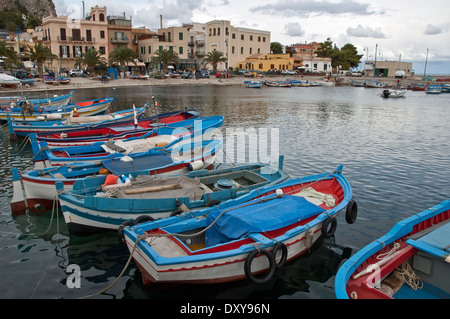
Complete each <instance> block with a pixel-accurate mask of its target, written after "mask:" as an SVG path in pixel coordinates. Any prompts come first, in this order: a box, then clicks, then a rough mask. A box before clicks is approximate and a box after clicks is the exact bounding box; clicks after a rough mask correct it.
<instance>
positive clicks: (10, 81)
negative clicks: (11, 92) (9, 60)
mask: <svg viewBox="0 0 450 319" xmlns="http://www.w3.org/2000/svg"><path fill="white" fill-rule="evenodd" d="M0 84H1V85H7V86H11V85H14V86H16V85H19V84H20V79H18V78H15V77H13V76H11V75H8V74H3V73H0Z"/></svg>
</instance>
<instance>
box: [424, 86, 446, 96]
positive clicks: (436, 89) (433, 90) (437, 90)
mask: <svg viewBox="0 0 450 319" xmlns="http://www.w3.org/2000/svg"><path fill="white" fill-rule="evenodd" d="M426 92H427V94H441V92H442V86H440V85H436V84H433V85H429V86H427V89H426Z"/></svg>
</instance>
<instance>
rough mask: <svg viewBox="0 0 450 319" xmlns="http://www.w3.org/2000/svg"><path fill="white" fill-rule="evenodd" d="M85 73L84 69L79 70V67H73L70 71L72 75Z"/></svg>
mask: <svg viewBox="0 0 450 319" xmlns="http://www.w3.org/2000/svg"><path fill="white" fill-rule="evenodd" d="M83 74H84V72H83V70H79V69H71V70H70V71H69V75H70V76H72V77H73V76H83Z"/></svg>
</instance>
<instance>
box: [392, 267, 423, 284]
mask: <svg viewBox="0 0 450 319" xmlns="http://www.w3.org/2000/svg"><path fill="white" fill-rule="evenodd" d="M396 276H397V277H398V278H399V279H400V280H402V282H404V283H406V284H407V285H408V286H410V287H411V289H413V290H417V289H422V288H423V282H422V279H420V277H419V276H418V275H417V274H416V273H415V272H414V270H413V269H412V268H411V266H410V264H409V263H408V262H407V261H405V262H404V263H403V264H401V265H400V266H399V267H397V269H396Z"/></svg>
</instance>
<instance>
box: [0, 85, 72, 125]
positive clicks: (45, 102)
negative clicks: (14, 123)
mask: <svg viewBox="0 0 450 319" xmlns="http://www.w3.org/2000/svg"><path fill="white" fill-rule="evenodd" d="M72 95H73V91H71V92H70V93H69V94H65V95H61V96H57V95H56V96H52V97H48V98H38V99H35V98H31V99H30V98H26V97H25V96H5V97H0V106H2V110H4V108H5V107H9V108H11V107H16V106H18V105H20V104H21V102H24V101H27V102H31V103H33V104H34V105H35V106H40V107H46V106H63V105H66V104H68V103H69V101H70V99H71V98H72ZM11 103H13V104H12V105H11ZM0 119H2V118H0Z"/></svg>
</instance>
